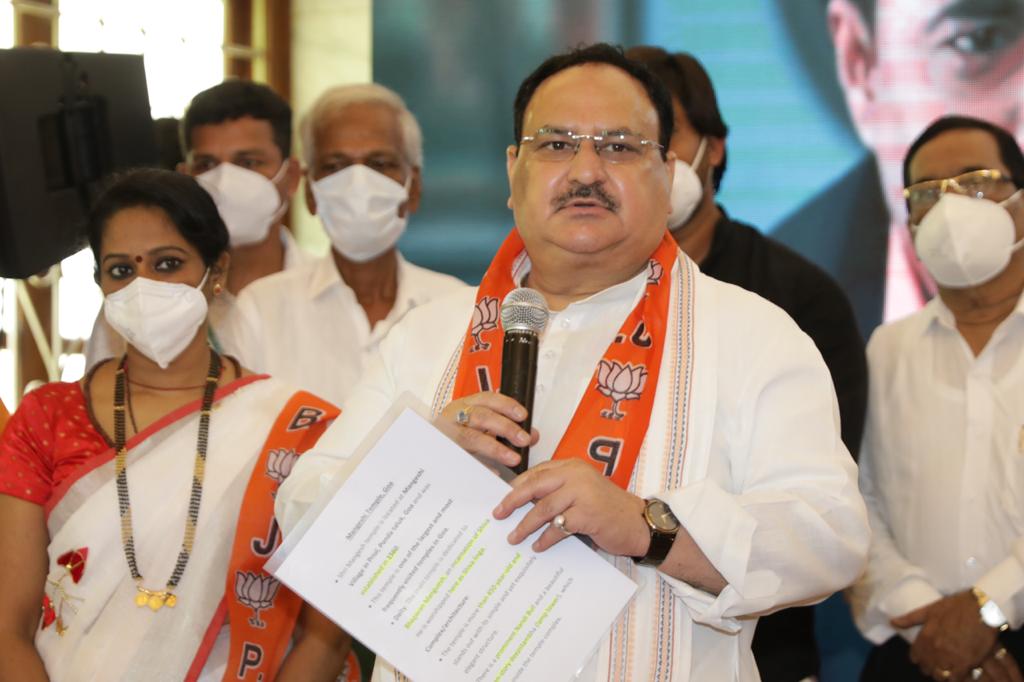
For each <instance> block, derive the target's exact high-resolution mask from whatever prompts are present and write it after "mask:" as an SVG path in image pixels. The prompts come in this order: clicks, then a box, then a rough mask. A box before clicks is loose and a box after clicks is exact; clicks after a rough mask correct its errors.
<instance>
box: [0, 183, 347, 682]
mask: <svg viewBox="0 0 1024 682" xmlns="http://www.w3.org/2000/svg"><path fill="white" fill-rule="evenodd" d="M89 238H90V245H91V246H92V248H93V252H94V254H95V256H96V262H97V282H98V283H99V285H100V287H101V289H102V290H103V293H104V296H105V301H104V314H105V316H106V318H107V320H108V321H109V322H110V323H111V325H112V326H113V327H114V328H115V329H116V330H118V332H119V333H120V334H122V336H124V337H125V339H126V341H127V342H128V349H127V352H126V354H125V355H124V357H122V358H115V359H111V360H108V361H106V362H104V363H102V364H100V365H98V366H97V367H96V368H95V369H94V370H93V371H92V372H90V374H89V375H88V376H87V377H86V378H85V379H83V380H82V381H81V382H79V383H54V384H48V385H46V386H43V387H42V388H40V389H38V390H36V391H33V392H32V393H30V394H28V395H26V396H25V398H24V400H23V401H22V403H21V406H20V407H19V409H18V410H17V412H15V414H14V415H12V416H11V418H10V421H9V423H8V424H7V426H6V428H5V429H4V431H3V435H2V437H0V586H2V589H0V652H2V653H0V679H3V680H8V679H18V680H33V681H34V680H47V679H50V680H55V681H58V682H63V681H65V680H68V681H76V680H168V681H170V680H175V681H178V680H183V679H184V680H219V679H228V678H230V679H244V680H257V679H258V680H264V681H265V682H266V681H269V680H272V679H278V680H291V679H294V680H320V679H323V680H334V679H336V678H337V677H338V675H339V672H341V671H342V668H343V667H344V666H345V664H346V658H347V657H348V654H349V650H350V646H349V640H348V638H347V636H346V635H345V634H344V633H343V632H342V631H341V630H339V629H338V628H336V627H335V626H334V625H332V624H331V623H329V622H328V621H326V620H325V619H324V618H323V617H322V616H320V615H319V614H317V613H316V612H315V611H313V610H312V609H311V608H309V607H306V606H304V605H303V604H302V602H301V601H300V600H299V599H298V598H297V597H296V596H295V595H293V594H291V593H290V592H288V591H287V590H286V589H285V588H284V587H282V586H280V585H279V584H278V582H277V581H276V580H274V579H273V578H272V577H271V576H269V575H268V574H266V573H264V572H263V571H262V565H263V562H264V561H265V560H266V558H267V557H268V556H269V554H270V553H271V552H272V551H273V549H274V548H275V546H276V544H277V542H278V541H279V539H280V533H279V531H278V527H277V524H276V522H275V521H274V519H273V498H274V495H275V493H276V490H277V486H278V485H279V484H280V483H281V481H282V480H284V478H285V477H286V476H287V475H288V473H289V472H290V471H291V467H292V464H293V463H294V461H295V459H296V457H298V456H299V455H300V454H301V453H302V452H303V451H304V450H305V449H306V448H308V447H309V446H311V445H312V444H313V443H314V442H315V441H316V439H317V438H318V437H319V435H320V433H321V432H322V430H323V429H324V428H325V427H326V425H327V424H328V423H330V421H331V420H332V419H333V418H334V416H336V415H337V410H336V408H334V407H333V406H332V405H330V404H329V403H326V402H324V401H322V400H320V399H318V398H317V397H315V396H313V395H311V394H308V393H305V392H301V391H299V392H296V391H295V390H293V389H290V388H288V387H287V386H285V385H283V384H282V383H280V382H278V381H275V380H273V379H271V378H269V377H267V376H265V375H254V374H252V373H251V372H249V371H247V370H245V369H244V368H242V367H240V366H239V364H238V362H237V361H235V360H234V359H233V358H229V357H223V356H221V355H220V354H219V353H217V352H216V351H215V350H214V349H213V348H211V347H210V345H209V344H208V341H207V322H206V313H207V302H208V301H209V299H210V298H211V297H213V296H216V295H220V294H221V291H222V288H223V282H224V280H225V278H226V274H227V267H228V262H229V256H228V252H227V247H228V235H227V230H226V229H225V227H224V223H223V221H222V220H221V218H220V216H219V215H218V213H217V209H216V206H215V205H214V203H213V201H212V199H210V197H209V196H208V195H207V194H206V193H205V192H204V191H203V190H202V189H201V188H200V187H199V185H198V184H196V182H195V181H194V180H193V179H192V178H190V177H188V176H185V175H180V174H177V173H172V172H169V171H157V170H143V171H134V172H132V173H129V174H127V175H125V176H122V177H121V178H119V179H118V180H116V181H115V182H114V183H113V184H112V185H111V187H110V188H109V189H108V190H107V191H106V192H105V193H104V195H103V196H101V197H100V199H99V200H98V202H97V204H96V208H95V209H94V211H93V215H92V217H91V220H90V224H89ZM289 649H290V650H289ZM348 663H349V664H350V665H351V664H353V663H354V659H349V660H348ZM352 667H353V668H356V669H352V670H350V671H349V672H348V673H347V674H351V675H357V674H358V670H357V668H358V666H357V665H354V666H352ZM354 679H358V678H357V677H355V678H354Z"/></svg>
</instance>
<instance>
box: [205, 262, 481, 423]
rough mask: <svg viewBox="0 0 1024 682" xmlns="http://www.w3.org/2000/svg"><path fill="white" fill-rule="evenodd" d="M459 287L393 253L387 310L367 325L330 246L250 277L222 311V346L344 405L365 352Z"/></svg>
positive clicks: (246, 361) (250, 364) (258, 369)
mask: <svg viewBox="0 0 1024 682" xmlns="http://www.w3.org/2000/svg"><path fill="white" fill-rule="evenodd" d="M458 289H468V286H467V285H466V284H465V283H463V282H462V281H461V280H458V279H456V278H455V277H452V276H450V275H445V274H442V273H439V272H434V271H432V270H427V269H425V268H421V267H418V266H416V265H413V264H412V263H409V262H408V261H406V260H405V259H404V258H402V257H401V255H399V256H398V291H397V294H396V297H395V303H394V306H393V307H392V309H391V311H390V312H389V313H388V315H387V317H385V318H384V319H383V320H381V321H380V322H378V323H377V324H375V325H373V327H372V328H371V327H370V323H369V320H368V319H367V317H366V311H365V310H363V307H362V306H361V305H360V304H359V301H358V300H357V299H356V294H355V292H354V291H353V290H352V288H351V287H349V286H348V284H346V283H345V281H344V280H343V279H342V278H341V276H340V275H339V274H338V268H337V266H335V264H334V259H333V258H332V256H331V254H329V253H328V254H327V255H325V256H321V257H318V258H314V259H312V260H311V261H310V262H309V263H307V264H306V265H304V266H303V267H301V268H296V269H294V270H289V271H287V272H280V273H277V274H274V275H271V276H269V277H264V278H263V279H261V280H259V281H257V282H253V283H252V284H250V285H249V286H248V287H246V288H245V289H244V290H243V291H242V293H241V294H240V295H239V296H238V300H237V302H236V305H235V307H234V310H232V311H231V312H230V315H229V316H228V317H227V318H226V320H225V324H224V328H225V329H226V330H227V338H228V339H229V341H228V343H227V344H226V350H227V351H228V352H229V353H231V354H233V355H236V356H237V357H238V358H239V359H240V360H241V361H242V364H243V365H245V366H246V367H248V368H249V369H251V370H253V371H255V372H265V373H267V374H271V375H272V376H274V377H276V378H278V379H283V380H285V381H287V382H288V383H290V384H292V385H293V386H297V387H299V388H302V389H305V390H307V391H310V392H312V393H315V394H316V395H318V396H320V397H321V398H324V399H325V400H329V401H331V402H333V403H335V404H337V405H341V404H342V403H343V402H344V400H345V398H346V397H347V396H348V394H349V392H350V391H351V389H352V388H353V387H354V386H355V385H356V383H357V382H358V381H359V378H360V377H361V376H362V374H363V370H364V369H365V367H366V362H367V358H368V357H369V355H370V353H372V352H373V351H374V349H376V347H377V346H378V345H379V344H380V342H381V339H383V338H384V336H385V335H386V334H387V333H388V331H390V329H391V328H392V327H393V326H394V325H395V323H396V322H398V321H399V320H401V319H402V318H403V317H405V315H406V314H407V313H408V312H409V311H410V310H412V309H414V308H416V307H417V306H420V305H423V304H424V303H427V302H428V301H431V300H433V299H435V298H437V297H438V296H442V295H444V294H447V293H449V292H451V291H454V290H458Z"/></svg>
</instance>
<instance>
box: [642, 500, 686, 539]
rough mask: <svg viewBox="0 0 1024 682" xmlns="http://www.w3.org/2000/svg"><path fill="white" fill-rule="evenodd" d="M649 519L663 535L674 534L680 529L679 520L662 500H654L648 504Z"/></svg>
mask: <svg viewBox="0 0 1024 682" xmlns="http://www.w3.org/2000/svg"><path fill="white" fill-rule="evenodd" d="M647 518H648V520H649V521H650V523H651V525H652V526H654V527H655V528H656V529H657V530H659V531H661V532H663V533H672V532H674V531H676V530H678V529H679V520H678V519H677V518H676V517H675V514H673V513H672V510H671V509H670V508H669V506H668V505H667V504H665V503H664V502H662V501H661V500H653V499H652V500H650V501H649V502H648V503H647Z"/></svg>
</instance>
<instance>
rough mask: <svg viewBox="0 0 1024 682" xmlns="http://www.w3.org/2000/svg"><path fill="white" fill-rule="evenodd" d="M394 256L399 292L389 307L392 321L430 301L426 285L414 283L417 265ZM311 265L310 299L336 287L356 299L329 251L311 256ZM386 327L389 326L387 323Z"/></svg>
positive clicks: (399, 256) (389, 318)
mask: <svg viewBox="0 0 1024 682" xmlns="http://www.w3.org/2000/svg"><path fill="white" fill-rule="evenodd" d="M396 255H397V256H398V292H397V293H396V295H395V304H394V306H393V307H392V308H391V312H390V313H388V318H387V319H388V320H390V321H391V322H394V321H395V320H397V319H398V318H400V317H401V316H403V315H404V314H405V313H406V312H408V311H409V310H411V309H412V308H415V307H416V306H417V305H420V304H421V303H423V302H425V301H427V300H429V293H430V291H432V290H431V289H430V288H429V287H427V288H426V289H424V287H420V286H418V285H417V282H416V279H417V274H418V273H417V272H416V270H417V268H415V266H413V265H412V264H410V263H409V262H408V261H407V260H405V258H403V257H402V254H400V253H397V252H396ZM310 267H311V268H312V272H311V276H310V278H309V284H308V289H307V292H308V294H309V298H310V300H313V299H316V298H319V297H320V296H323V295H324V294H326V293H327V292H328V291H331V290H332V289H335V288H337V289H338V290H340V291H342V292H345V293H346V294H347V295H349V296H351V297H352V300H353V301H355V300H356V295H355V292H354V291H353V290H352V288H351V287H349V285H348V283H347V282H345V280H344V279H342V277H341V274H340V273H339V272H338V268H337V266H336V265H335V264H334V258H333V257H332V256H331V253H330V252H328V253H327V255H325V256H322V257H320V258H316V259H313V262H312V263H311V264H310ZM422 296H427V298H422ZM421 298H422V300H421ZM386 326H390V324H388V325H386Z"/></svg>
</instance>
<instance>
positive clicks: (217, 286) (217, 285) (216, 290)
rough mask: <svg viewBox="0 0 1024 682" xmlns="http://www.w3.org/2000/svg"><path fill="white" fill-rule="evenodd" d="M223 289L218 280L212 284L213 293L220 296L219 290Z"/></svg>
mask: <svg viewBox="0 0 1024 682" xmlns="http://www.w3.org/2000/svg"><path fill="white" fill-rule="evenodd" d="M222 291H224V287H223V285H221V283H220V282H214V284H213V295H214V296H220V292H222Z"/></svg>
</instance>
